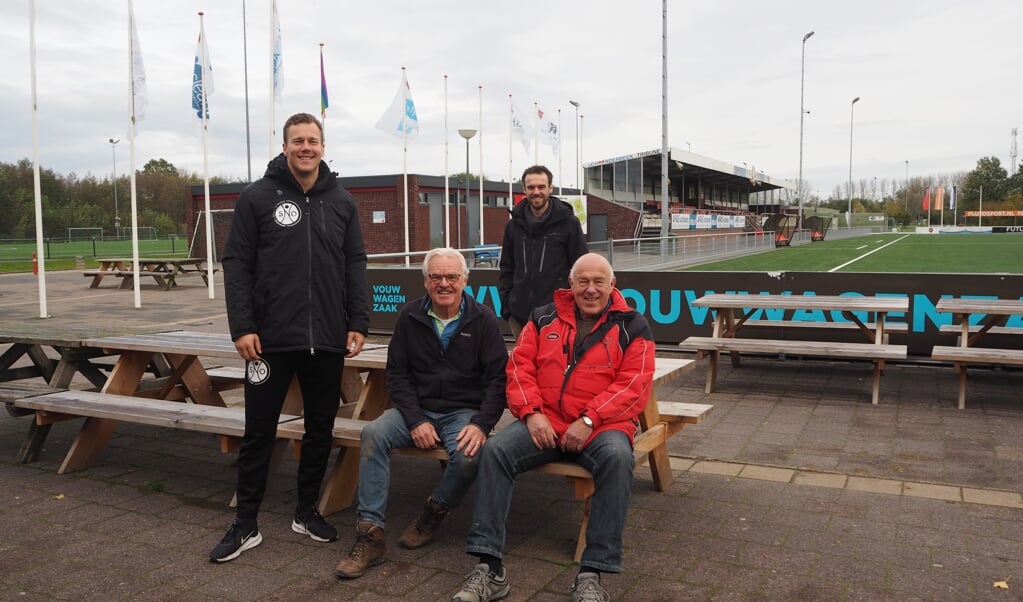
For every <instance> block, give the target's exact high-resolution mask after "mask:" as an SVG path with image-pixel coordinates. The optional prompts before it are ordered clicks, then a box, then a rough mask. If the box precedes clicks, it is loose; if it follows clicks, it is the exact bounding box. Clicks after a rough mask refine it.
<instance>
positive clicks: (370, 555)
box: [334, 521, 387, 579]
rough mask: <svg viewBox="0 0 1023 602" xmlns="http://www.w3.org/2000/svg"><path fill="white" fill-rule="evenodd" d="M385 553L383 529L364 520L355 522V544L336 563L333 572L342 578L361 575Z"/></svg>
mask: <svg viewBox="0 0 1023 602" xmlns="http://www.w3.org/2000/svg"><path fill="white" fill-rule="evenodd" d="M386 555H387V544H386V543H385V542H384V530H383V529H381V528H380V527H378V526H376V525H374V524H373V523H369V522H366V521H359V522H358V523H356V524H355V544H354V545H353V546H352V551H351V552H348V555H346V556H345V557H344V558H342V559H341V562H339V563H337V568H336V569H335V570H334V574H335V575H337V576H338V577H342V578H344V579H355V578H356V577H362V576H363V574H365V573H366V569H368V568H369V567H371V566H374V565H377V564H380V563H381V562H383V561H384V556H386Z"/></svg>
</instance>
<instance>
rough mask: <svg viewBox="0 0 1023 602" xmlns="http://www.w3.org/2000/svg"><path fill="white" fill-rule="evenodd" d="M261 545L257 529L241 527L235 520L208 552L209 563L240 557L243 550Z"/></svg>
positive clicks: (261, 540) (261, 537) (260, 537)
mask: <svg viewBox="0 0 1023 602" xmlns="http://www.w3.org/2000/svg"><path fill="white" fill-rule="evenodd" d="M261 543H263V536H262V535H260V533H259V528H258V527H253V528H251V529H250V528H247V527H243V526H242V525H241V523H239V522H238V520H237V519H236V520H235V521H234V522H233V523H231V528H230V529H228V530H227V534H226V535H224V538H223V539H221V540H220V543H218V544H217V547H215V548H213V551H211V552H210V562H227V561H228V560H234V559H235V558H238V557H239V556H241V554H242V552H244V551H245V550H251V549H252V548H254V547H256V546H258V545H259V544H261Z"/></svg>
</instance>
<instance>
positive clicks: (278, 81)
mask: <svg viewBox="0 0 1023 602" xmlns="http://www.w3.org/2000/svg"><path fill="white" fill-rule="evenodd" d="M272 8H273V14H274V51H273V54H274V58H273V70H274V102H276V103H277V104H281V95H282V94H283V92H284V58H283V56H282V55H281V20H280V17H278V16H277V1H276V0H274V3H273V7H272Z"/></svg>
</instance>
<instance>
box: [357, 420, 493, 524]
mask: <svg viewBox="0 0 1023 602" xmlns="http://www.w3.org/2000/svg"><path fill="white" fill-rule="evenodd" d="M475 413H476V411H475V410H456V411H454V412H448V413H445V414H438V413H437V412H425V414H426V416H427V417H428V418H429V419H430V422H432V423H433V426H434V428H435V429H437V435H438V436H439V437H440V439H441V445H443V446H444V449H446V450H447V452H448V464H447V466H446V467H445V468H444V475H443V476H442V477H441V480H440V483H439V484H438V485H437V488H436V489H434V491H433V493H432V494H431V497H432V498H433V501H435V502H437V503H438V504H440V505H441V506H443V507H444V508H447V509H448V510H453V509H455V508H457V507H458V505H459V504H460V503H461V502H462V498H464V497H465V493H466V492H467V491H468V490H469V487H470V486H471V485H472V482H473V481H474V480H476V469H477V467H478V465H479V462H478V461H477V460H478V459H479V455H477V456H476V457H474V458H467V457H465V456H464V455H462V452H456V451H455V448H456V447H458V441H456V440H455V437H457V436H458V433H459V432H461V430H462V428H463V427H464V426H465V425H467V424H469V419H470V418H472V416H473V414H475ZM413 445H414V444H413V443H412V435H411V433H409V429H408V427H407V426H406V425H405V419H404V418H403V417H402V415H401V412H399V411H398V410H396V409H394V408H391V409H389V410H386V411H385V412H384V413H383V414H381V415H380V417H379V418H377V419H376V420H374V421H373V422H370V423H369V424H367V425H366V426H365V427H364V428H363V429H362V448H361V451H360V455H359V509H358V512H357V513H356V514H357V515H358V517H359V520H361V521H369V522H370V523H373V524H374V525H377V526H378V527H380V528H385V526H386V525H385V518H384V513H385V510H386V509H387V492H388V490H389V489H390V483H391V449H393V448H395V447H412V446H413ZM484 447H486V446H485V445H484Z"/></svg>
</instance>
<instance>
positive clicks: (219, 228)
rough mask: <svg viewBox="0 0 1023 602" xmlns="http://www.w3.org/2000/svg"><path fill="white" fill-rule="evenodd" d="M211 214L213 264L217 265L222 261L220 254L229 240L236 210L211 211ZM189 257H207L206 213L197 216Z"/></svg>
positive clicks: (189, 247) (202, 212) (189, 246)
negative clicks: (228, 233)
mask: <svg viewBox="0 0 1023 602" xmlns="http://www.w3.org/2000/svg"><path fill="white" fill-rule="evenodd" d="M210 214H211V215H210V218H211V219H210V225H211V226H212V231H213V262H214V263H217V262H219V261H220V252H221V251H222V250H223V249H224V242H225V241H226V240H227V231H228V229H229V228H230V226H231V219H232V218H233V217H234V209H211V210H210ZM188 256H189V257H206V212H205V211H200V212H199V213H198V214H196V220H195V229H194V230H193V231H192V241H191V242H190V243H189V245H188Z"/></svg>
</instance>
